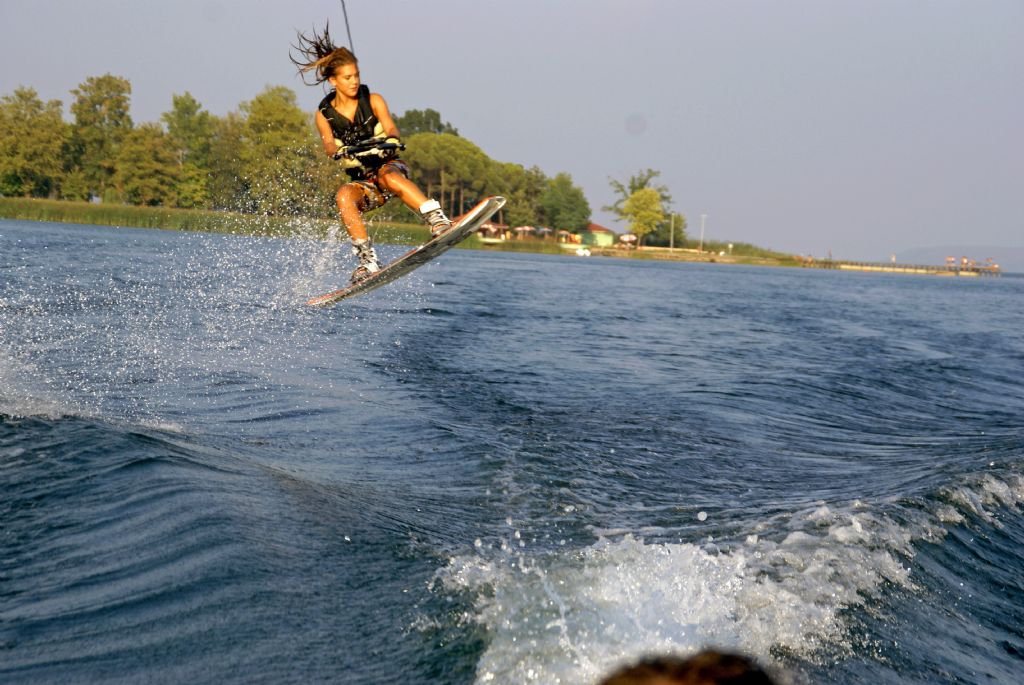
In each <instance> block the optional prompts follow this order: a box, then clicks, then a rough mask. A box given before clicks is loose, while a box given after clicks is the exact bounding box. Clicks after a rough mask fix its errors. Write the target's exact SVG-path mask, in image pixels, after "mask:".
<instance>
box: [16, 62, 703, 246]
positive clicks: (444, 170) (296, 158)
mask: <svg viewBox="0 0 1024 685" xmlns="http://www.w3.org/2000/svg"><path fill="white" fill-rule="evenodd" d="M131 91H132V89H131V83H130V82H129V81H128V79H126V78H123V77H120V76H114V75H111V74H105V75H103V76H94V77H89V78H87V79H86V80H85V81H84V82H83V83H81V84H80V85H79V86H78V87H77V88H75V89H73V90H72V91H71V95H72V96H73V100H72V101H71V104H70V107H69V109H70V114H71V121H67V120H65V117H64V108H63V103H62V102H61V101H60V100H50V101H47V102H43V101H42V100H41V99H40V98H39V96H38V94H37V93H36V91H35V90H34V89H33V88H29V87H19V88H17V89H15V90H14V92H13V93H11V94H8V95H4V96H2V97H0V195H6V196H21V197H45V198H57V199H67V200H93V201H102V202H106V203H123V204H129V205H145V206H161V207H180V208H201V209H213V210H232V211H238V212H246V213H255V214H265V215H276V216H316V217H329V216H333V215H334V213H335V209H334V205H333V202H332V199H333V196H334V192H335V190H336V189H337V187H338V185H339V183H340V182H341V180H342V179H343V175H342V172H341V170H340V169H339V168H338V166H337V165H336V164H334V163H333V162H332V161H331V160H330V159H329V158H327V157H326V155H324V154H323V152H322V148H321V144H320V140H319V138H318V136H317V135H316V132H315V128H314V126H313V113H311V112H308V111H306V110H303V109H302V108H301V107H300V106H299V104H298V101H297V97H296V94H295V93H294V91H292V90H291V89H289V88H286V87H283V86H269V87H267V88H266V89H264V90H263V92H261V93H259V94H257V95H256V96H255V97H254V98H253V99H252V100H249V101H246V102H243V103H241V104H240V105H239V106H238V108H237V110H236V111H233V112H230V113H228V114H226V115H225V116H217V115H214V114H212V113H211V112H209V111H207V110H205V109H204V108H203V107H202V105H201V104H200V103H199V102H198V101H197V100H196V99H195V98H194V97H193V96H192V95H191V94H190V93H188V92H185V93H182V94H174V95H173V96H172V97H171V107H170V109H169V110H168V111H166V112H164V113H163V114H162V115H161V116H160V121H159V122H145V123H139V124H136V123H135V122H134V121H133V120H132V118H131V115H130V113H129V110H130V104H131ZM395 120H396V123H397V124H398V127H399V129H400V130H401V131H402V134H403V140H404V142H405V143H406V145H407V149H406V152H405V153H403V157H405V158H406V159H407V160H408V161H409V163H410V165H411V167H412V168H413V170H414V174H415V178H416V180H417V182H418V183H419V184H420V185H421V186H422V187H423V189H424V191H425V192H426V194H427V195H428V196H431V197H437V198H438V199H439V200H440V201H441V202H442V204H443V206H444V207H445V208H446V210H447V211H448V212H449V214H450V215H451V216H457V215H459V214H461V213H462V212H463V211H465V210H466V209H468V208H469V207H471V206H472V205H473V204H474V203H475V202H476V201H478V200H479V199H480V198H481V197H483V196H485V195H492V194H500V195H504V196H505V197H506V198H507V200H508V202H507V204H506V206H505V208H504V210H503V214H502V215H501V216H500V217H499V219H500V220H501V221H503V222H504V223H508V224H509V225H512V226H547V227H551V228H555V229H565V230H569V231H579V230H582V229H584V228H586V227H587V226H588V224H589V223H590V220H591V208H590V204H589V202H588V200H587V198H586V196H585V195H584V193H583V191H582V190H581V189H580V188H579V187H577V186H576V185H575V184H574V183H573V181H572V177H571V176H570V175H569V174H568V173H565V172H560V173H557V174H555V175H554V176H553V177H549V176H547V175H546V174H545V173H544V172H543V171H541V169H539V168H538V167H537V166H532V167H529V168H527V167H524V166H523V165H520V164H515V163H510V162H501V161H497V160H494V159H491V158H490V157H489V156H488V155H487V154H485V153H484V152H483V150H481V149H480V148H479V147H478V146H477V145H475V144H474V143H473V142H471V141H470V140H468V139H466V138H465V137H463V136H460V135H459V132H458V130H457V129H456V128H455V127H454V126H452V125H451V124H450V123H448V122H445V121H443V120H442V118H441V115H440V114H439V113H438V112H437V111H435V110H432V109H426V110H409V111H407V112H405V113H404V114H402V115H401V116H397V117H396V118H395ZM658 175H659V173H658V172H657V171H654V170H652V169H647V170H646V171H641V172H639V173H638V174H636V175H635V176H632V177H631V178H629V179H628V180H627V181H625V182H620V181H617V180H614V179H612V180H610V184H611V189H612V191H613V193H614V195H615V196H616V198H617V199H616V201H615V203H613V204H612V205H610V206H607V207H604V209H605V210H607V211H611V212H612V213H614V214H615V215H616V216H618V217H619V218H620V220H621V221H622V222H623V223H624V225H625V226H626V227H627V229H628V230H629V231H631V232H632V233H634V234H635V235H637V236H638V239H639V241H640V242H646V244H650V245H670V244H675V245H677V246H681V245H682V244H683V242H684V240H685V234H684V231H685V228H686V218H685V217H684V216H683V215H682V214H679V213H673V212H672V211H671V210H670V207H671V203H672V198H671V195H670V194H669V192H668V190H667V189H666V188H665V187H664V186H660V185H656V184H655V179H656V178H657V176H658ZM378 214H379V215H381V216H382V218H385V219H390V220H398V221H402V220H407V221H415V217H414V216H413V214H412V212H410V211H408V210H407V209H406V208H405V207H404V206H402V205H401V203H389V204H388V205H386V206H385V207H384V208H382V209H381V210H378Z"/></svg>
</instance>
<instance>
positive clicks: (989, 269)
mask: <svg viewBox="0 0 1024 685" xmlns="http://www.w3.org/2000/svg"><path fill="white" fill-rule="evenodd" d="M804 266H805V267H809V268H816V269H839V270H840V271H877V272H882V273H893V274H926V275H929V276H958V277H967V278H977V277H979V276H999V275H1000V271H999V265H998V264H975V263H973V262H972V263H968V264H960V263H957V264H943V265H938V266H936V265H934V264H896V263H890V262H847V261H835V260H831V259H823V260H820V261H818V260H805V261H804Z"/></svg>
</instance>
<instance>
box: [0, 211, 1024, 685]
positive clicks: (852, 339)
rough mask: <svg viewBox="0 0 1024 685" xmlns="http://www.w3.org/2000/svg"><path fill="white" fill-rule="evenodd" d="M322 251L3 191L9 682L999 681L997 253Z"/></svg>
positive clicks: (1015, 640)
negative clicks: (368, 277) (708, 650)
mask: <svg viewBox="0 0 1024 685" xmlns="http://www.w3.org/2000/svg"><path fill="white" fill-rule="evenodd" d="M298 230H300V231H301V227H299V229H298ZM403 249H405V248H399V247H390V246H383V248H382V252H383V253H384V255H385V256H387V257H389V258H390V257H394V256H396V255H397V254H399V253H400V252H401V251H402V250H403ZM351 268H352V263H351V258H350V257H349V256H348V255H347V252H345V251H343V250H341V248H340V247H338V246H337V245H331V244H328V243H322V242H315V241H308V240H269V239H254V238H248V237H234V236H218V235H205V234H184V233H173V232H162V231H141V230H132V229H115V228H102V227H87V226H75V225H55V224H45V223H31V222H18V221H0V681H3V682H5V683H77V682H82V683H93V682H104V683H139V682H153V683H186V682H187V683H191V682H219V683H310V682H338V683H349V682H353V683H354V682H364V683H388V682H403V683H474V682H477V683H508V684H518V683H527V682H536V683H594V682H595V681H596V680H597V679H598V678H599V677H600V676H601V675H602V674H604V673H607V672H608V671H609V670H610V669H611V668H613V667H614V666H616V665H618V664H620V663H622V662H623V661H624V660H628V659H631V658H634V657H637V656H639V655H643V654H649V653H662V652H678V653H682V654H686V653H689V652H692V651H694V650H696V649H698V648H700V647H701V646H704V645H717V646H721V647H727V648H732V649H738V650H742V651H744V652H746V653H749V654H752V655H754V656H756V657H757V658H759V659H761V660H762V661H764V662H765V663H768V664H771V665H773V666H774V667H776V668H778V669H781V670H782V671H784V672H785V673H788V674H789V677H790V678H792V679H793V680H794V681H796V682H812V683H866V684H871V685H877V684H878V683H901V684H903V683H1008V684H1009V683H1017V682H1020V681H1021V675H1022V673H1024V551H1022V550H1024V392H1022V382H1021V381H1022V379H1024V336H1022V334H1021V331H1024V279H1018V278H1012V277H1003V278H991V279H978V280H969V279H959V280H958V279H943V278H937V277H915V276H897V275H885V274H850V273H835V272H826V271H817V270H799V269H767V268H753V267H750V268H748V267H739V266H720V265H696V264H685V263H655V262H640V261H629V260H612V259H602V258H589V259H584V258H578V257H575V256H573V257H558V256H548V255H520V254H504V253H487V252H481V251H468V250H456V251H453V252H450V253H448V254H447V255H445V256H444V257H443V258H441V259H439V260H437V261H436V262H434V263H432V264H430V265H428V266H426V267H424V268H422V269H420V270H419V271H417V272H416V273H414V274H413V275H411V276H410V277H408V278H406V279H404V280H402V281H400V282H398V283H396V284H393V285H392V286H390V287H388V288H386V289H382V290H379V291H377V292H375V293H373V294H372V295H369V296H366V297H364V298H359V299H355V300H352V301H351V302H347V303H342V304H340V305H339V306H335V307H333V308H329V309H322V310H311V309H308V308H306V307H304V306H303V305H302V302H303V301H304V300H305V299H306V298H307V297H309V296H311V295H313V294H317V293H319V292H322V291H325V290H328V289H333V288H334V287H337V286H338V285H340V283H341V282H342V281H344V280H345V279H346V278H347V274H348V272H349V271H350V269H351Z"/></svg>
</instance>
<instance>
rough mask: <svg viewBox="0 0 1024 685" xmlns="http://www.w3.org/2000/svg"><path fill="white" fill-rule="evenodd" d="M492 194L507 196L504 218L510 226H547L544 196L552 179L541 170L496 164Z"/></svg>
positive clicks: (493, 171) (493, 170)
mask: <svg viewBox="0 0 1024 685" xmlns="http://www.w3.org/2000/svg"><path fill="white" fill-rule="evenodd" d="M490 186H491V187H492V188H493V190H492V191H491V192H493V193H498V194H501V195H504V196H505V198H506V199H507V201H508V203H507V204H506V205H505V207H504V212H505V214H504V216H503V218H504V219H505V221H506V222H507V223H508V224H509V225H510V226H537V225H539V224H541V223H543V215H544V209H543V208H542V207H541V197H542V196H543V195H544V191H545V190H546V189H547V187H548V178H547V176H545V175H544V172H543V171H541V170H540V169H539V168H538V167H536V166H534V167H531V168H529V169H527V168H525V167H523V166H522V165H520V164H513V163H501V162H496V163H495V164H494V166H493V168H492V179H491V182H490Z"/></svg>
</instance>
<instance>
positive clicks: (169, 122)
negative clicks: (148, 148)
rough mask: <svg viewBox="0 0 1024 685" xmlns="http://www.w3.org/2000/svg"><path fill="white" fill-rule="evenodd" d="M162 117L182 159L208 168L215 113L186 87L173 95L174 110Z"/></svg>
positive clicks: (180, 159) (171, 141) (172, 105)
mask: <svg viewBox="0 0 1024 685" xmlns="http://www.w3.org/2000/svg"><path fill="white" fill-rule="evenodd" d="M160 118H161V120H162V121H163V122H164V124H165V125H166V126H167V134H168V136H169V140H170V143H171V145H172V146H174V148H175V150H176V151H177V152H178V156H179V161H180V163H181V164H185V163H191V164H194V165H195V166H197V167H199V168H201V169H205V168H207V167H208V166H209V163H210V145H211V144H212V142H213V127H214V121H213V116H212V115H211V114H210V113H209V112H207V111H206V110H204V109H203V108H202V105H200V104H199V102H198V101H197V100H196V99H195V98H194V97H192V95H191V93H189V92H188V91H186V92H185V93H184V94H182V95H172V96H171V110H170V111H169V112H164V113H163V114H162V115H161V116H160Z"/></svg>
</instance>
